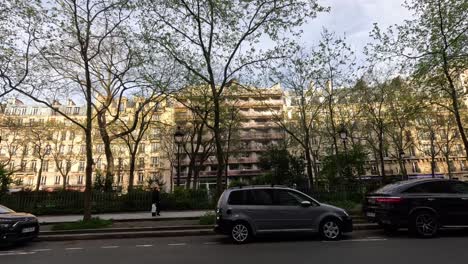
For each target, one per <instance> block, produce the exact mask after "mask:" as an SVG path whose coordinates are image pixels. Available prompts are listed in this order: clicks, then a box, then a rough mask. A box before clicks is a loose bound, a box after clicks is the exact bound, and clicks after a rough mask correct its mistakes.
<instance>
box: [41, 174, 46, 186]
mask: <svg viewBox="0 0 468 264" xmlns="http://www.w3.org/2000/svg"><path fill="white" fill-rule="evenodd" d="M46 183H47V176H42V177H41V185H46Z"/></svg>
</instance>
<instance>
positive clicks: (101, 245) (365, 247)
mask: <svg viewBox="0 0 468 264" xmlns="http://www.w3.org/2000/svg"><path fill="white" fill-rule="evenodd" d="M467 244H468V232H467V231H460V230H457V231H446V232H444V233H442V235H441V236H440V237H439V238H435V239H416V238H409V237H408V236H407V234H406V233H405V232H401V233H399V234H397V235H394V236H392V237H387V236H385V234H383V233H382V232H381V231H361V232H355V233H353V235H352V236H348V237H346V238H345V239H344V240H343V241H338V242H325V241H320V240H319V239H317V238H310V237H297V236H289V237H267V238H262V239H260V240H258V241H256V242H254V243H250V244H247V245H234V244H231V243H230V242H229V240H227V239H226V238H224V237H222V236H204V237H173V238H145V239H119V240H87V241H67V242H34V243H30V244H28V245H25V246H21V247H15V248H7V249H5V248H4V249H2V250H0V263H1V264H16V263H18V264H20V263H21V264H34V263H41V264H43V263H47V264H55V263H60V264H63V263H66V264H75V263H76V264H78V263H79V264H84V263H89V264H92V263H135V264H144V263H164V264H171V263H193V264H198V263H200V264H202V263H203V264H209V263H216V264H219V263H223V264H229V263H236V264H239V263H241V264H248V263H258V264H260V263H268V264H276V263H281V264H285V263H286V264H289V263H294V264H296V263H327V264H328V263H330V264H333V263H359V264H367V263H372V264H375V263H379V264H387V263H392V264H396V263H413V264H418V263H424V264H430V263H437V264H441V263H449V264H458V263H460V264H465V263H467V259H468V250H466V249H467Z"/></svg>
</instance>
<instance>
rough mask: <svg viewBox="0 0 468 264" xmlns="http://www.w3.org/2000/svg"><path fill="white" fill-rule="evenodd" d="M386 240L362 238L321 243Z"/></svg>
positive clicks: (381, 239) (383, 239) (382, 239)
mask: <svg viewBox="0 0 468 264" xmlns="http://www.w3.org/2000/svg"><path fill="white" fill-rule="evenodd" d="M387 240H388V239H386V238H362V239H346V240H338V241H322V242H324V243H340V242H375V241H387Z"/></svg>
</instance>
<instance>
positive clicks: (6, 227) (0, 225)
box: [0, 224, 12, 229]
mask: <svg viewBox="0 0 468 264" xmlns="http://www.w3.org/2000/svg"><path fill="white" fill-rule="evenodd" d="M11 226H12V224H0V229H8V228H10V227H11Z"/></svg>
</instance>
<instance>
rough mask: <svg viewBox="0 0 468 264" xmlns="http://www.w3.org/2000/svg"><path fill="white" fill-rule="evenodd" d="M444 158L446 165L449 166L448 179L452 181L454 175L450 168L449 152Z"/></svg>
mask: <svg viewBox="0 0 468 264" xmlns="http://www.w3.org/2000/svg"><path fill="white" fill-rule="evenodd" d="M444 156H445V163H446V164H447V173H448V177H449V179H452V178H453V175H452V170H451V168H450V155H449V154H448V152H447V153H446V154H445V155H444Z"/></svg>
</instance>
